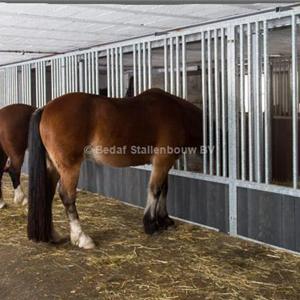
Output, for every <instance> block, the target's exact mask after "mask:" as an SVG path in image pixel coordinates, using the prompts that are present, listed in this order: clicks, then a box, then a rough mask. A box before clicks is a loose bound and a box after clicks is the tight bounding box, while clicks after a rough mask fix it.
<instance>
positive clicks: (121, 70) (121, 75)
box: [119, 47, 124, 98]
mask: <svg viewBox="0 0 300 300" xmlns="http://www.w3.org/2000/svg"><path fill="white" fill-rule="evenodd" d="M119 55H120V97H121V98H123V97H124V75H123V74H124V68H123V47H119Z"/></svg>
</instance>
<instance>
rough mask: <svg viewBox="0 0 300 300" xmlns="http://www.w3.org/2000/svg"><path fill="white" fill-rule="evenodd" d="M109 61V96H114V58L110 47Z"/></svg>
mask: <svg viewBox="0 0 300 300" xmlns="http://www.w3.org/2000/svg"><path fill="white" fill-rule="evenodd" d="M110 62H111V69H110V73H111V96H112V97H115V96H116V93H115V60H114V49H113V48H112V49H110Z"/></svg>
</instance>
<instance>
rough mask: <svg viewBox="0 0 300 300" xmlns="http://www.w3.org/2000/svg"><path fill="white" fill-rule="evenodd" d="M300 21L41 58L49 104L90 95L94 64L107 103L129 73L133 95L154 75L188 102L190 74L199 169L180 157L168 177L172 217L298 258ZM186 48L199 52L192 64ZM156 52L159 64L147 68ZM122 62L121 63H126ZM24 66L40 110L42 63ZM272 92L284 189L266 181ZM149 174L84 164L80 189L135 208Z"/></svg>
mask: <svg viewBox="0 0 300 300" xmlns="http://www.w3.org/2000/svg"><path fill="white" fill-rule="evenodd" d="M299 15H300V8H299V6H294V7H289V9H286V10H279V11H275V10H274V11H268V12H263V13H260V14H256V15H248V16H245V17H237V18H231V19H227V20H223V21H218V22H211V23H205V24H200V25H197V26H193V27H188V28H183V29H181V30H180V31H170V32H167V33H164V34H163V35H151V36H146V37H141V38H135V39H132V40H128V41H122V42H118V43H113V44H110V45H103V46H99V47H95V48H92V49H88V50H83V51H76V52H70V53H67V54H64V55H58V56H53V57H51V58H47V61H49V62H50V63H51V82H52V86H51V91H52V98H55V97H58V96H60V95H63V94H64V93H67V92H72V91H77V90H78V91H84V92H88V93H96V94H98V93H99V60H101V61H102V62H103V61H106V81H107V95H108V96H109V97H123V96H124V94H125V91H124V86H125V85H124V70H125V67H126V68H127V70H128V69H129V70H132V74H133V91H134V95H137V94H138V93H141V92H142V91H144V90H146V89H148V88H150V87H151V86H152V84H153V82H154V76H155V74H157V69H158V68H159V70H161V72H163V74H162V75H163V77H162V80H163V86H164V89H165V90H166V91H168V92H170V93H173V94H174V95H177V96H180V97H183V98H184V99H186V100H187V101H189V94H190V91H189V90H188V88H189V85H188V83H189V70H191V69H193V68H194V69H193V70H196V72H198V73H197V74H198V83H199V87H200V88H199V91H198V94H199V99H200V108H201V109H202V119H203V129H202V130H203V145H202V146H203V152H202V156H201V163H202V166H201V168H199V169H201V171H197V172H192V171H190V170H189V168H188V164H187V160H186V158H184V159H183V160H182V161H181V162H180V164H178V165H177V168H173V169H172V170H171V171H170V175H169V180H170V186H169V187H170V192H169V200H168V201H169V207H170V213H171V214H172V215H175V216H177V217H179V218H182V219H185V220H189V221H193V222H196V223H199V224H203V225H206V226H211V227H214V228H217V229H219V230H222V231H226V232H229V233H230V234H232V235H239V236H242V237H246V238H251V239H254V240H259V241H262V242H265V243H268V244H272V245H276V246H280V247H285V248H288V249H291V250H295V251H300V240H299V236H300V229H299V226H297V225H298V219H299V215H300V201H299V197H300V190H299V189H298V181H299V174H298V173H299V172H298V167H297V166H298V163H299V159H298V150H299V149H298V109H299V108H298V106H299V90H298V82H299V75H298V53H299V52H300V51H299V50H300V49H299V46H298V44H299V41H297V36H298V35H299V32H298V28H297V27H299ZM278 28H283V29H284V28H290V40H287V43H290V48H291V56H290V60H289V66H288V67H284V66H283V63H282V62H281V63H279V65H278V63H277V64H276V66H275V63H274V62H273V61H274V60H273V57H271V50H273V49H271V41H272V37H271V31H272V30H276V29H278ZM193 43H194V44H193ZM191 45H194V49H196V48H197V47H198V48H197V50H196V51H197V52H196V57H197V59H196V60H195V61H196V63H195V65H193V61H192V59H191V58H192V55H193V54H192V52H191V51H190V47H191ZM156 50H159V51H160V52H159V53H160V57H159V58H156V61H154V60H153V59H152V58H153V53H154V51H156ZM125 54H129V56H127V58H126V61H125ZM131 55H132V57H131ZM128 57H129V59H128ZM129 60H130V62H129ZM31 63H35V66H36V71H37V72H36V83H37V84H36V90H37V95H38V97H37V99H38V101H39V106H41V105H44V104H45V101H44V100H45V87H43V84H44V77H43V76H44V75H45V60H43V59H41V60H36V61H32V62H31ZM17 67H18V64H15V65H12V66H9V67H5V68H1V71H2V72H4V73H3V74H4V75H3V77H4V79H3V80H4V81H5V88H4V89H2V90H3V91H4V92H5V101H6V103H7V104H8V103H10V102H13V101H15V100H14V99H17V97H16V96H17V95H16V93H17V89H16V84H15V83H14V82H15V81H16V80H17V79H16V78H17V76H16V72H17ZM24 72H25V71H24ZM276 72H277V73H279V74H284V75H282V76H283V78H284V79H281V80H282V82H279V84H280V86H281V87H283V88H280V87H277V86H276V85H278V81H279V80H278V78H279V76H277V75H276V76H277V78H275V77H276V76H274V74H275V73H276ZM288 74H290V77H289V75H288ZM76 76H78V77H76ZM287 77H289V78H287ZM76 78H77V79H76ZM0 79H1V78H0ZM283 82H284V83H283ZM282 89H284V92H282ZM275 90H276V92H274V91H275ZM286 90H290V92H288V91H286ZM271 91H272V93H273V94H274V95H275V97H273V96H272V95H273V94H272V93H271ZM279 92H281V93H285V95H288V96H285V97H281V98H282V99H284V101H285V102H284V103H283V104H282V105H281V108H280V110H279V112H280V113H282V112H283V113H285V110H284V107H288V106H290V111H289V113H290V117H291V122H292V141H291V142H292V147H291V157H292V161H291V164H292V169H291V173H292V174H291V176H292V186H291V187H288V186H283V185H282V184H275V183H274V182H273V181H272V149H273V148H272V147H273V143H272V142H273V141H272V117H273V115H272V114H273V104H274V103H276V105H277V103H278V101H279V102H280V100H278V99H279V98H278V97H279V96H278V93H279ZM271 97H272V98H271ZM276 97H277V98H276ZM275 98H276V99H275ZM274 99H275V100H274ZM274 101H276V102H274ZM282 101H283V100H282ZM150 171H151V166H140V167H134V168H127V169H117V170H116V169H113V168H109V167H105V166H97V165H96V164H94V163H93V162H90V161H85V162H84V164H83V166H82V173H81V178H80V184H79V186H80V187H81V188H85V189H88V190H91V191H93V192H98V193H102V194H104V195H107V196H112V197H116V198H119V199H121V200H123V201H127V202H130V203H132V204H136V205H140V206H143V205H144V204H145V202H144V200H143V199H146V195H145V193H146V190H147V189H146V188H147V180H148V178H149V175H150ZM116 182H117V183H118V184H115V183H116Z"/></svg>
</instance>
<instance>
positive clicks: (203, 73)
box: [201, 31, 207, 174]
mask: <svg viewBox="0 0 300 300" xmlns="http://www.w3.org/2000/svg"><path fill="white" fill-rule="evenodd" d="M205 48H206V47H205V31H202V34H201V77H202V113H203V147H204V152H203V173H204V174H207V115H206V112H207V90H206V80H207V78H206V77H207V76H206V55H205Z"/></svg>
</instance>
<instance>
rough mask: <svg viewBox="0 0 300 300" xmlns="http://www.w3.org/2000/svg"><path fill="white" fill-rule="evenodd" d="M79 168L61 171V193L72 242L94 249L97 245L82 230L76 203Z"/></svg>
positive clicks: (81, 246)
mask: <svg viewBox="0 0 300 300" xmlns="http://www.w3.org/2000/svg"><path fill="white" fill-rule="evenodd" d="M79 170H80V165H79V166H76V167H73V168H72V169H70V168H68V169H64V170H63V171H61V172H60V176H61V177H60V183H59V195H60V198H61V200H62V202H63V204H64V206H65V210H66V214H67V217H68V219H69V222H70V239H71V243H72V244H73V245H76V246H78V247H80V248H84V249H92V248H94V247H95V244H94V242H93V240H92V239H91V238H90V237H89V236H88V235H87V234H85V233H84V232H83V231H82V229H81V225H80V222H79V217H78V213H77V209H76V204H75V201H76V187H77V182H78V177H79Z"/></svg>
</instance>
